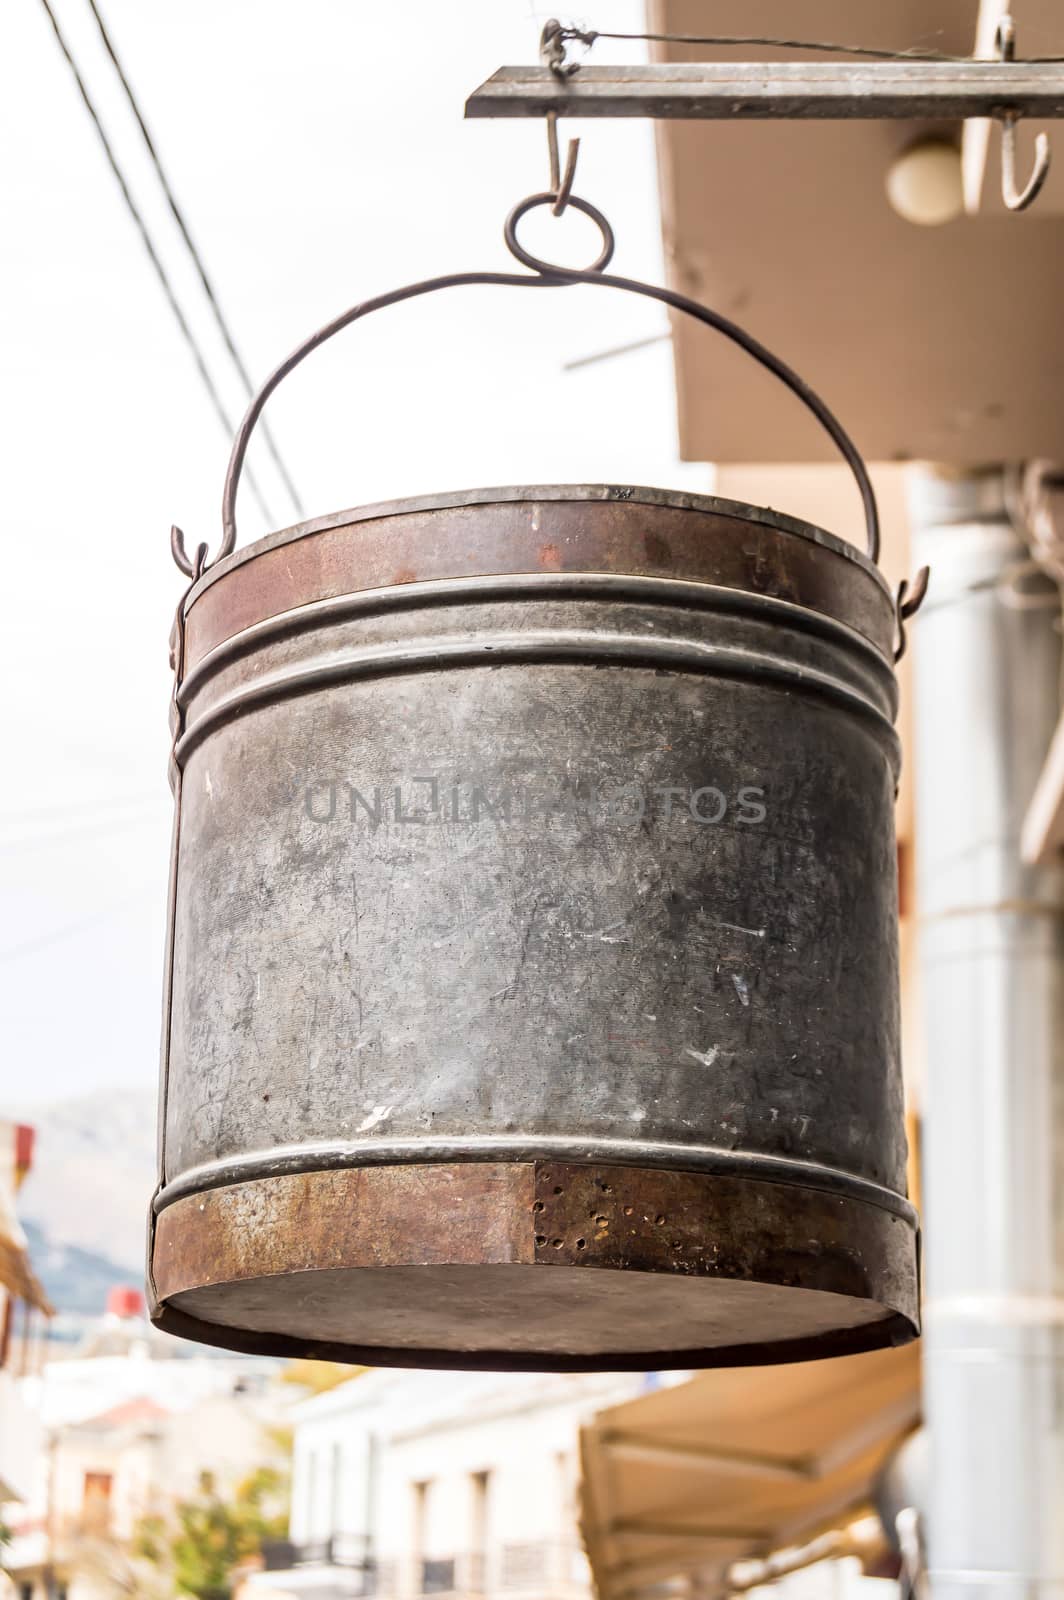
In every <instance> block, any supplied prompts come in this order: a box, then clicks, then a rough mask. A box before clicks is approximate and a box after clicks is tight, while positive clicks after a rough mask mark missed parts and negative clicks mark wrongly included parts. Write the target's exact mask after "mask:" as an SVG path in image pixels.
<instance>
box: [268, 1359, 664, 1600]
mask: <svg viewBox="0 0 1064 1600" xmlns="http://www.w3.org/2000/svg"><path fill="white" fill-rule="evenodd" d="M647 1381H648V1380H647V1379H646V1378H645V1377H644V1376H643V1375H642V1374H615V1375H593V1376H582V1377H569V1376H539V1375H534V1374H524V1373H521V1374H513V1373H509V1374H504V1373H454V1372H440V1373H435V1372H421V1371H415V1372H394V1371H384V1370H378V1371H374V1372H370V1373H368V1374H366V1375H365V1376H363V1377H359V1378H356V1379H354V1380H353V1381H351V1382H350V1383H346V1384H343V1385H342V1386H341V1387H340V1388H337V1389H333V1390H331V1391H329V1392H328V1393H326V1394H323V1395H319V1396H317V1397H316V1398H314V1399H313V1400H308V1401H306V1402H304V1403H303V1404H302V1405H301V1406H300V1407H299V1408H298V1409H297V1411H296V1413H295V1424H296V1429H295V1452H294V1473H293V1482H292V1517H291V1535H290V1543H289V1544H288V1545H287V1546H285V1547H283V1548H277V1549H271V1550H268V1551H267V1552H266V1560H267V1570H266V1571H263V1572H261V1573H256V1574H254V1575H252V1576H249V1577H248V1578H247V1579H246V1580H245V1584H244V1588H243V1595H244V1600H289V1597H300V1600H301V1597H303V1596H308V1597H309V1596H314V1597H317V1600H338V1597H340V1596H354V1595H376V1596H380V1597H381V1600H408V1597H409V1600H412V1597H414V1596H420V1595H469V1596H473V1595H478V1596H493V1595H499V1596H513V1597H514V1600H519V1597H523V1596H528V1597H530V1600H531V1597H533V1596H535V1597H543V1596H554V1597H557V1600H567V1597H570V1596H572V1597H573V1600H576V1597H579V1596H584V1595H587V1594H588V1592H589V1589H590V1575H589V1571H588V1566H587V1560H586V1557H585V1555H584V1553H583V1548H582V1545H581V1542H580V1536H579V1532H578V1530H577V1486H578V1480H579V1460H578V1449H579V1429H580V1426H581V1424H582V1423H583V1422H585V1421H587V1420H589V1419H590V1417H591V1416H592V1415H593V1414H594V1413H595V1412H596V1411H597V1410H598V1409H599V1408H601V1407H602V1406H606V1405H611V1404H616V1403H617V1402H618V1401H621V1400H623V1399H626V1398H630V1397H633V1396H635V1395H636V1394H638V1393H639V1392H640V1391H641V1390H642V1389H643V1388H644V1387H645V1386H646V1384H647Z"/></svg>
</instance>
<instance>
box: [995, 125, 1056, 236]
mask: <svg viewBox="0 0 1064 1600" xmlns="http://www.w3.org/2000/svg"><path fill="white" fill-rule="evenodd" d="M1019 120H1020V119H1019V117H1018V116H1017V115H1016V113H1015V112H1014V111H1006V112H1005V113H1004V115H1003V116H1002V118H1001V197H1002V199H1003V200H1004V202H1005V204H1006V205H1007V206H1008V208H1009V210H1010V211H1026V209H1027V207H1028V206H1029V205H1030V204H1031V201H1032V200H1035V199H1037V198H1038V195H1039V194H1040V193H1041V189H1042V185H1043V184H1044V183H1045V181H1046V178H1047V177H1048V176H1049V163H1050V149H1049V139H1048V137H1047V136H1046V135H1045V134H1044V133H1040V134H1039V135H1038V137H1037V138H1036V139H1035V142H1034V169H1033V171H1032V173H1031V176H1030V177H1029V178H1028V180H1027V184H1026V186H1025V187H1024V188H1023V189H1017V187H1016V124H1017V123H1018V122H1019Z"/></svg>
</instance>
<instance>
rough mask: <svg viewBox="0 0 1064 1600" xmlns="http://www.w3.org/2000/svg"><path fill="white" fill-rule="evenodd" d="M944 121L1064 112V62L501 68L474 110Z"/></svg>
mask: <svg viewBox="0 0 1064 1600" xmlns="http://www.w3.org/2000/svg"><path fill="white" fill-rule="evenodd" d="M548 111H556V112H558V113H559V115H565V116H572V117H656V118H672V117H675V118H710V119H729V118H733V117H744V118H849V117H854V118H855V117H860V118H866V119H875V118H879V117H902V118H906V117H912V118H916V117H919V118H939V119H942V120H945V121H959V120H961V119H962V118H964V117H993V116H1001V115H1003V114H1004V113H1005V112H1006V111H1011V112H1014V113H1015V114H1016V115H1017V116H1024V117H1043V118H1044V117H1061V116H1064V66H1061V65H1057V64H1056V63H1026V62H1023V61H962V62H956V63H953V62H937V61H931V62H928V61H906V62H894V61H873V62H868V61H865V62H834V61H831V62H823V61H806V62H793V61H785V62H778V61H756V62H730V61H699V62H693V63H682V64H678V63H675V62H669V63H661V64H648V65H642V66H635V67H591V66H581V68H580V70H579V71H578V72H575V73H574V74H573V75H572V77H570V78H565V79H561V78H557V77H555V76H554V74H553V73H552V72H551V71H550V69H549V67H541V66H536V67H530V66H525V67H500V68H499V71H498V72H496V73H495V74H494V75H493V76H492V77H490V78H489V79H488V80H487V82H486V83H483V84H481V86H480V88H479V89H476V90H474V92H473V93H472V94H471V95H470V97H469V99H468V100H467V101H466V108H465V114H466V116H467V117H542V116H546V114H547V112H548Z"/></svg>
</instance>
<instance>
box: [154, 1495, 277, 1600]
mask: <svg viewBox="0 0 1064 1600" xmlns="http://www.w3.org/2000/svg"><path fill="white" fill-rule="evenodd" d="M285 1490H286V1480H285V1477H284V1474H283V1473H281V1472H279V1471H278V1470H277V1469H276V1468H275V1467H257V1468H256V1469H255V1471H254V1472H253V1473H251V1474H250V1476H249V1477H247V1478H244V1479H243V1481H242V1482H241V1483H239V1484H237V1486H236V1489H235V1491H234V1493H233V1497H232V1499H231V1500H225V1499H223V1498H222V1496H221V1495H220V1494H219V1493H218V1489H217V1485H216V1483H215V1480H214V1476H213V1474H212V1473H209V1472H204V1473H202V1474H201V1475H200V1488H199V1494H198V1495H197V1496H196V1497H195V1498H194V1499H192V1500H182V1501H180V1502H179V1503H178V1505H177V1507H176V1511H175V1520H174V1522H173V1523H171V1522H169V1521H167V1520H166V1519H164V1518H162V1517H146V1518H145V1519H144V1520H143V1521H142V1522H141V1524H140V1527H139V1528H138V1530H137V1538H136V1553H137V1554H138V1555H140V1556H142V1557H144V1558H145V1559H146V1560H148V1561H150V1562H152V1563H153V1565H156V1566H164V1565H165V1566H168V1567H170V1569H171V1570H172V1572H173V1579H174V1584H175V1586H176V1589H177V1592H178V1593H179V1594H182V1595H191V1596H193V1597H194V1600H231V1596H232V1592H233V1588H232V1573H233V1569H234V1567H237V1566H239V1565H240V1563H241V1562H243V1561H246V1560H248V1558H249V1557H251V1556H255V1555H257V1554H258V1553H259V1551H260V1549H261V1548H262V1544H263V1541H264V1540H267V1539H283V1538H284V1536H285V1534H286V1532H287V1528H288V1515H287V1512H286V1510H285Z"/></svg>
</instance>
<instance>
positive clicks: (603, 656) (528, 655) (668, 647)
mask: <svg viewBox="0 0 1064 1600" xmlns="http://www.w3.org/2000/svg"><path fill="white" fill-rule="evenodd" d="M525 662H554V663H562V664H572V665H575V666H585V665H586V666H618V667H631V668H639V667H648V668H650V669H651V670H653V671H659V672H660V671H671V672H678V673H684V672H687V673H698V674H701V675H704V676H709V677H721V678H743V679H748V678H753V679H755V680H756V681H757V682H758V683H761V684H765V683H768V684H776V685H779V686H781V687H783V688H785V689H789V690H791V691H792V692H795V693H800V694H808V695H815V696H817V697H819V698H821V699H824V700H828V701H830V702H831V703H832V704H834V705H836V706H838V707H839V708H840V709H842V710H846V711H849V712H852V713H853V714H854V715H855V716H857V717H859V718H860V719H862V721H864V722H865V723H867V724H868V725H869V726H870V727H871V728H872V729H873V731H874V732H875V733H876V735H877V737H878V738H879V739H880V741H881V743H882V745H883V747H884V749H885V752H886V754H887V757H888V759H889V760H890V762H891V766H892V768H893V770H894V773H895V777H897V774H898V772H899V771H900V768H901V746H900V743H899V740H898V736H897V734H896V733H895V731H894V728H893V726H892V724H891V722H890V720H889V718H888V717H886V716H885V715H884V713H883V711H882V709H881V708H880V707H879V706H877V705H876V704H875V703H874V702H873V701H872V700H871V699H866V698H865V696H863V695H862V694H860V693H859V692H858V691H857V690H856V689H854V688H851V687H850V686H849V685H848V684H844V683H842V682H840V681H839V680H838V679H835V678H832V677H829V675H828V674H827V673H824V672H819V671H816V670H814V669H813V668H809V667H803V666H799V665H795V664H791V663H787V662H785V661H781V660H779V659H777V658H774V657H772V656H766V655H763V654H761V653H760V652H758V651H753V650H737V649H728V648H727V647H725V646H722V645H713V644H702V643H700V642H698V641H696V640H677V639H646V638H644V637H642V636H640V635H636V634H613V635H604V634H598V633H588V632H580V631H578V630H576V629H573V630H569V629H556V630H551V631H550V632H543V633H538V634H532V633H529V634H525V635H518V636H515V635H513V634H508V633H507V634H496V635H488V636H486V637H484V638H479V639H478V640H477V641H476V643H475V644H471V643H470V642H469V640H468V639H424V640H420V641H414V642H411V643H409V644H404V645H375V646H370V647H367V648H366V649H363V650H350V651H347V652H346V653H345V654H344V655H343V657H342V658H341V659H339V660H333V661H329V662H327V663H325V664H323V665H321V666H316V667H303V668H300V669H299V670H297V671H294V672H283V673H280V672H279V673H274V674H273V675H271V676H269V677H266V678H263V679H261V680H260V681H259V682H258V683H256V684H254V685H253V686H252V687H250V688H247V689H241V690H239V691H236V692H234V693H233V694H231V695H228V696H227V697H226V698H225V699H223V700H220V701H219V702H218V703H217V704H216V705H214V706H212V707H211V708H210V710H209V711H207V712H205V713H204V715H203V716H202V717H201V718H200V719H199V720H198V721H197V722H195V723H193V725H192V726H191V727H190V728H188V729H187V731H186V732H185V734H184V736H183V737H182V739H181V740H180V742H179V744H178V745H177V747H176V749H175V752H174V756H175V760H176V761H177V763H178V765H179V766H180V765H181V764H183V763H184V762H185V761H186V760H187V759H188V757H189V755H190V754H191V753H192V751H193V750H195V749H196V748H197V747H198V746H199V745H201V744H202V743H203V741H204V740H205V739H206V738H207V737H208V736H209V735H210V734H212V733H213V732H215V731H216V729H218V728H219V727H222V726H224V725H225V724H226V723H229V722H232V721H234V720H235V719H236V718H237V717H241V716H246V715H247V714H248V713H249V712H252V711H257V710H261V709H262V708H263V707H264V706H268V705H274V704H276V703H277V702H278V701H280V700H286V699H288V698H290V697H292V696H295V695H301V694H312V693H314V692H315V691H316V690H321V689H327V688H330V687H332V686H333V685H334V684H340V683H348V682H351V681H353V680H355V679H358V678H370V677H385V676H390V675H393V674H395V675H398V674H406V673H417V672H441V671H445V670H447V669H448V668H452V669H456V668H467V669H468V668H471V667H472V668H488V669H491V668H495V667H500V666H517V665H520V664H523V663H525Z"/></svg>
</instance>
